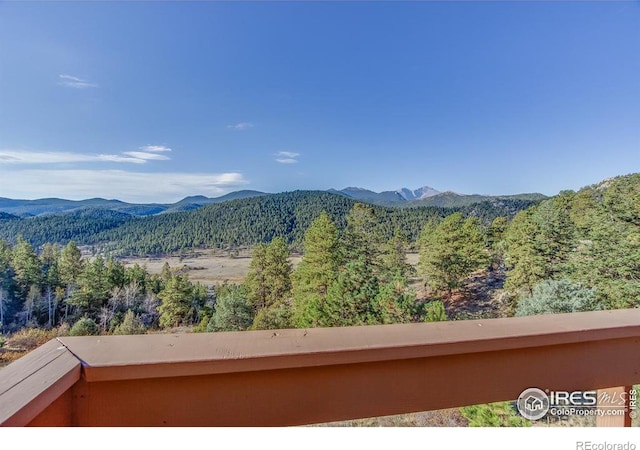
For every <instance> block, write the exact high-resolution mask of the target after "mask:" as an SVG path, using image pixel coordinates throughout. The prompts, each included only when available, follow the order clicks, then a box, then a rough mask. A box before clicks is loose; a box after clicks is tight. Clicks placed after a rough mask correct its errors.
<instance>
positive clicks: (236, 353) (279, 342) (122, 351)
mask: <svg viewBox="0 0 640 450" xmlns="http://www.w3.org/2000/svg"><path fill="white" fill-rule="evenodd" d="M633 336H638V337H640V309H631V310H613V311H599V312H586V313H571V314H555V315H544V316H529V317H514V318H505V319H487V320H469V321H451V322H439V323H428V324H403V325H380V326H365V327H343V328H311V329H292V330H276V331H273V330H270V331H249V332H228V333H202V334H151V335H143V336H99V337H62V338H59V341H60V342H61V343H62V344H64V345H65V346H66V347H67V348H68V349H69V350H70V351H71V352H72V353H73V354H74V355H75V356H76V357H78V359H79V360H80V361H82V364H83V368H84V374H85V377H86V379H87V381H106V380H125V379H138V378H155V377H169V376H191V375H201V374H215V373H230V372H246V371H258V370H270V369H282V368H295V367H311V366H324V365H334V364H352V363H362V362H376V361H388V360H396V359H411V358H424V357H430V356H443V355H458V354H465V353H479V352H487V351H499V350H513V349H518V348H528V347H543V346H548V345H556V344H571V343H578V342H588V341H602V340H607V339H616V338H626V337H633Z"/></svg>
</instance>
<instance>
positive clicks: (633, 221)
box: [504, 174, 640, 312]
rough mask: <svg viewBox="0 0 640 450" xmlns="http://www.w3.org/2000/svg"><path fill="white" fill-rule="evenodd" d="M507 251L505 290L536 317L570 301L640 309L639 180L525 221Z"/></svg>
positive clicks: (599, 189) (563, 196)
mask: <svg viewBox="0 0 640 450" xmlns="http://www.w3.org/2000/svg"><path fill="white" fill-rule="evenodd" d="M504 250H505V257H506V264H507V267H508V269H509V270H508V273H507V274H508V276H507V283H506V288H507V289H510V290H512V291H517V292H519V293H521V294H524V303H525V304H528V305H529V306H528V307H527V308H528V309H529V310H532V311H540V308H541V306H540V305H541V304H543V303H545V302H551V301H553V299H556V300H555V301H556V303H557V304H558V305H560V303H561V302H558V301H557V299H558V298H562V297H567V296H568V297H570V298H572V299H574V300H576V301H581V302H583V303H584V302H586V303H588V304H589V305H588V309H593V308H625V307H637V306H640V276H639V275H640V174H633V175H628V176H624V177H617V178H613V179H609V180H605V181H603V182H601V183H598V184H596V185H593V186H589V187H587V188H584V189H581V190H580V191H578V192H577V193H574V192H571V191H569V192H562V193H560V194H559V195H558V196H556V197H554V198H552V199H549V200H546V201H544V202H542V203H540V204H539V205H536V206H533V207H531V208H529V209H527V210H525V211H522V212H520V213H518V214H517V215H516V216H515V218H514V219H513V221H512V222H511V224H510V226H509V228H508V230H507V232H506V234H505V241H504ZM536 305H538V306H536ZM536 308H538V309H536ZM555 312H562V309H561V308H559V309H558V308H557V309H556V311H555Z"/></svg>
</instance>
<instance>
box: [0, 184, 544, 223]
mask: <svg viewBox="0 0 640 450" xmlns="http://www.w3.org/2000/svg"><path fill="white" fill-rule="evenodd" d="M327 192H330V193H333V194H337V195H341V196H344V197H347V198H350V199H353V200H357V201H361V202H365V203H371V204H375V205H379V206H390V207H419V206H438V207H445V208H455V207H462V206H468V205H472V204H475V203H481V202H484V201H489V200H504V199H514V200H531V201H538V200H542V199H544V198H546V196H544V195H542V194H538V193H533V194H516V195H504V196H487V195H478V194H472V195H465V194H456V193H454V192H451V191H446V192H440V191H438V190H436V189H434V188H432V187H429V186H423V187H421V188H418V189H414V190H411V189H408V188H401V189H398V190H396V191H383V192H374V191H371V190H368V189H364V188H359V187H347V188H344V189H341V190H336V189H329V190H328V191H327ZM265 195H275V194H269V193H266V192H260V191H252V190H242V191H236V192H231V193H229V194H226V195H223V196H221V197H214V198H210V197H205V196H202V195H197V196H190V197H185V198H183V199H182V200H180V201H178V202H176V203H126V202H123V201H121V200H115V199H113V200H107V199H103V198H92V199H87V200H65V199H59V198H43V199H37V200H14V199H9V198H2V197H0V218H4V219H7V218H10V217H11V216H16V217H21V218H26V217H33V216H42V215H49V214H61V213H68V212H74V211H81V210H84V209H102V210H110V211H115V212H119V213H125V214H130V215H132V216H141V217H144V216H153V215H157V214H165V213H172V212H180V211H191V210H195V209H199V208H201V207H203V206H205V205H209V204H215V203H223V202H227V201H231V200H238V199H245V198H253V197H261V196H265Z"/></svg>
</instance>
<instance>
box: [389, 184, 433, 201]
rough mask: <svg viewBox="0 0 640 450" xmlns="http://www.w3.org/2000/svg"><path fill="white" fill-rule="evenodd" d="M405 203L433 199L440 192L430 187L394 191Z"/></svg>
mask: <svg viewBox="0 0 640 450" xmlns="http://www.w3.org/2000/svg"><path fill="white" fill-rule="evenodd" d="M396 192H397V193H398V194H399V195H400V196H401V197H402V198H403V199H405V200H406V201H411V200H420V199H423V198H428V197H433V196H434V195H438V194H440V193H441V192H440V191H438V190H437V189H434V188H432V187H430V186H422V187H421V188H418V189H414V190H411V189H409V188H401V189H398V190H397V191H396Z"/></svg>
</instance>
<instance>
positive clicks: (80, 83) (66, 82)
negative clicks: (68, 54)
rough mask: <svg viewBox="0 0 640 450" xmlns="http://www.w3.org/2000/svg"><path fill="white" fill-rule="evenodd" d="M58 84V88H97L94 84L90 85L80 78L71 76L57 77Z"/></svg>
mask: <svg viewBox="0 0 640 450" xmlns="http://www.w3.org/2000/svg"><path fill="white" fill-rule="evenodd" d="M58 84H59V85H60V86H65V87H70V88H74V89H87V88H97V87H98V85H97V84H96V83H90V82H89V81H87V80H83V79H82V78H78V77H74V76H71V75H58Z"/></svg>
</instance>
